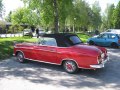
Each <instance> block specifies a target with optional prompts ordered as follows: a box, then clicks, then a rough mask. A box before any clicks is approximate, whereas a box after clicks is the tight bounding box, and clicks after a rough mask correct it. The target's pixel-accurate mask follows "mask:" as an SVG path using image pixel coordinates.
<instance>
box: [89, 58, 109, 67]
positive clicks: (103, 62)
mask: <svg viewBox="0 0 120 90" xmlns="http://www.w3.org/2000/svg"><path fill="white" fill-rule="evenodd" d="M107 61H109V56H108V57H107V58H106V59H105V60H104V61H102V62H101V64H98V65H90V67H91V68H96V69H97V68H104V66H105V63H106V62H107Z"/></svg>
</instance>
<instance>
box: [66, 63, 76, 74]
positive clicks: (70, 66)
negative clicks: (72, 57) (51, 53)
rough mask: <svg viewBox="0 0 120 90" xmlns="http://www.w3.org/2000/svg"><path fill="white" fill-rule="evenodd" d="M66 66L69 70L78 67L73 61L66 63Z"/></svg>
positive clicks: (71, 70)
mask: <svg viewBox="0 0 120 90" xmlns="http://www.w3.org/2000/svg"><path fill="white" fill-rule="evenodd" d="M65 68H66V70H67V71H68V72H73V71H74V70H75V69H76V66H75V64H74V63H73V62H71V61H68V62H66V63H65Z"/></svg>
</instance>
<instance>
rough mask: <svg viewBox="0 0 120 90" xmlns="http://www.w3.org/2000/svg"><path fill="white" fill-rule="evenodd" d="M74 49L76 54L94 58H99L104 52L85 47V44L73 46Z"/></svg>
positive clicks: (88, 46)
mask: <svg viewBox="0 0 120 90" xmlns="http://www.w3.org/2000/svg"><path fill="white" fill-rule="evenodd" d="M73 48H74V49H73V50H75V52H77V53H81V54H87V55H92V56H96V55H97V56H98V55H100V54H101V53H102V52H103V50H102V49H101V48H99V47H96V46H90V45H85V44H81V45H75V46H73Z"/></svg>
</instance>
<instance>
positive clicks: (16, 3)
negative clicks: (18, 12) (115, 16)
mask: <svg viewBox="0 0 120 90" xmlns="http://www.w3.org/2000/svg"><path fill="white" fill-rule="evenodd" d="M85 1H86V2H88V3H89V4H90V5H91V4H93V3H94V2H95V1H99V4H100V6H101V9H102V12H104V10H105V8H106V6H107V3H109V4H111V3H114V4H115V5H116V4H117V3H118V1H119V0H85ZM3 4H4V6H5V11H6V12H5V16H6V15H8V13H9V12H10V11H14V10H15V9H17V8H19V7H23V3H22V2H21V1H20V0H3Z"/></svg>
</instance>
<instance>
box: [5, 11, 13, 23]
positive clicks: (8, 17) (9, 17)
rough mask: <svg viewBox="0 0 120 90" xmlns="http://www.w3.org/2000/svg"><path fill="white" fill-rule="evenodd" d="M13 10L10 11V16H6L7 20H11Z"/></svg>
mask: <svg viewBox="0 0 120 90" xmlns="http://www.w3.org/2000/svg"><path fill="white" fill-rule="evenodd" d="M11 15H12V11H10V12H9V14H8V16H7V17H6V18H5V21H7V22H11Z"/></svg>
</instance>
